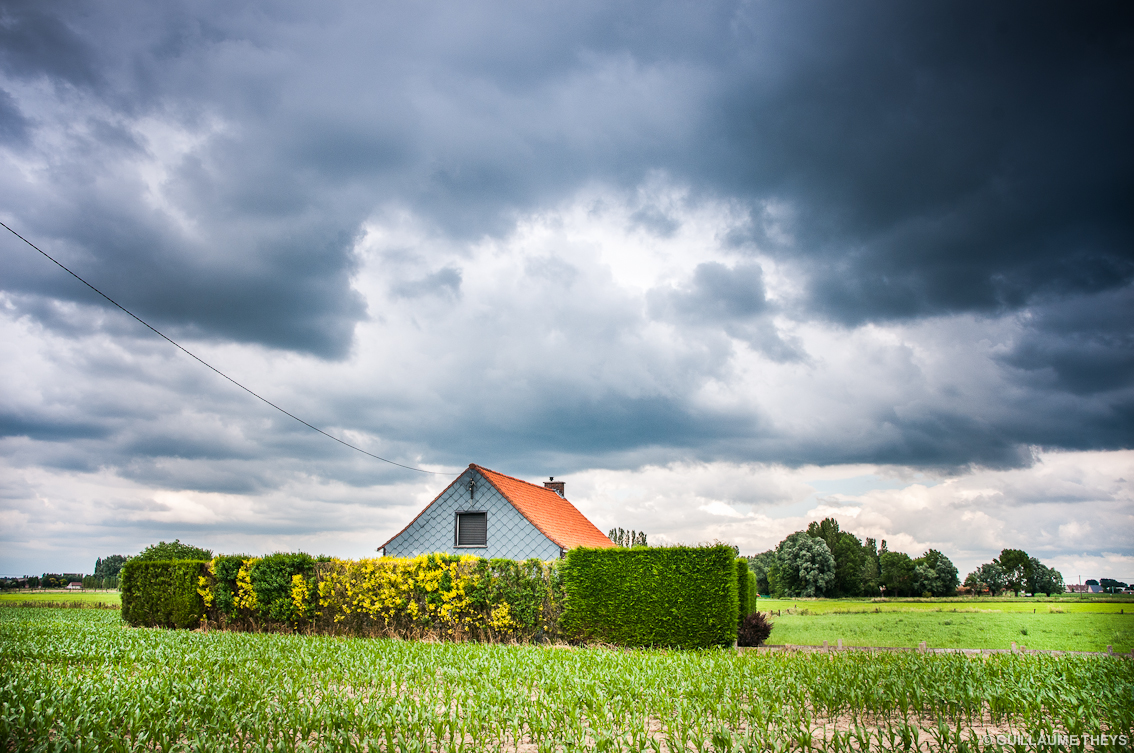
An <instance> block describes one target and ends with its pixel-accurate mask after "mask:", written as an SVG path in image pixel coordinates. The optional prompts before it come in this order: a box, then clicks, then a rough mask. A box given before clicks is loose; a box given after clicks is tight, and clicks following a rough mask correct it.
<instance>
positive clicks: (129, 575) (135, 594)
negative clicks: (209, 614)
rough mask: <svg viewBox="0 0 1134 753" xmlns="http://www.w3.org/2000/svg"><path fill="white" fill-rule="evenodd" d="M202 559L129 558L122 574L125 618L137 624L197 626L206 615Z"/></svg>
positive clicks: (146, 625)
mask: <svg viewBox="0 0 1134 753" xmlns="http://www.w3.org/2000/svg"><path fill="white" fill-rule="evenodd" d="M205 565H206V563H205V562H204V561H202V560H172V561H166V562H162V561H145V560H134V559H131V560H129V561H128V562H127V563H126V564H125V565H124V566H123V567H122V572H121V573H120V574H119V578H120V585H121V589H122V619H123V620H125V621H126V622H127V624H130V625H133V626H135V627H178V628H195V627H197V626H198V625H200V623H201V618H202V617H204V616H205V602H204V599H203V598H202V597H201V594H200V593H198V591H197V585H198V582H199V578H200V577H201V576H202V575H203V574H204V572H205Z"/></svg>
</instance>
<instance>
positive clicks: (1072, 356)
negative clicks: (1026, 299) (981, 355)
mask: <svg viewBox="0 0 1134 753" xmlns="http://www.w3.org/2000/svg"><path fill="white" fill-rule="evenodd" d="M1132 313H1134V289H1131V288H1129V287H1128V288H1124V289H1122V290H1120V291H1116V292H1114V293H1111V294H1109V295H1106V296H1102V297H1100V298H1099V299H1096V300H1084V299H1082V298H1071V299H1068V300H1064V301H1060V302H1058V303H1053V304H1050V305H1047V306H1042V307H1037V308H1036V310H1035V314H1034V316H1033V317H1032V318H1031V319H1030V321H1029V328H1028V331H1027V335H1026V337H1025V338H1024V339H1023V340H1022V341H1021V342H1019V343H1017V344H1016V346H1015V347H1014V348H1013V349H1012V351H1011V352H1010V353H1008V354H1006V355H1005V356H1004V357H1003V361H1004V363H1006V364H1008V365H1010V366H1014V367H1016V368H1018V369H1021V370H1022V371H1024V372H1026V373H1027V374H1028V375H1029V376H1030V381H1032V383H1033V384H1035V385H1037V386H1040V387H1044V388H1047V389H1051V390H1058V391H1066V392H1070V393H1072V394H1075V395H1094V394H1098V393H1105V392H1110V391H1112V390H1121V389H1124V388H1128V387H1129V386H1130V385H1131V384H1132V383H1134V327H1132V326H1131V315H1132Z"/></svg>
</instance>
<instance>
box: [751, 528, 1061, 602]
mask: <svg viewBox="0 0 1134 753" xmlns="http://www.w3.org/2000/svg"><path fill="white" fill-rule="evenodd" d="M747 559H748V567H749V568H750V569H751V570H752V571H753V572H754V573H755V574H756V580H757V583H758V585H759V589H760V593H762V594H771V595H772V596H775V597H777V598H784V597H796V596H826V597H835V598H837V597H845V596H955V595H956V594H957V589H958V587H959V586H960V585H961V581H960V579H959V578H958V573H957V568H956V566H955V565H954V564H953V562H952V561H951V560H950V559H949V558H948V557H946V556H945V555H944V554H943V553H942V552H939V551H937V550H936V549H930V550H929V551H927V552H925V553H924V554H922V555H921V556H920V557H916V558H915V557H911V556H909V555H908V554H906V553H904V552H894V551H890V549H889V547H888V546H887V544H886V540H885V539H883V540H882V541H881V542H878V541H876V540H875V539H872V538H869V537H868V538H866V539H860V538H859V537H857V536H855V535H854V534H853V533H850V532H849V531H844V530H842V529H841V528H840V527H839V522H838V521H837V520H835V519H834V518H825V519H823V520H821V521H819V522H818V523H815V522H813V523H811V524H810V525H808V526H807V530H806V531H796V532H795V533H793V534H791V535H790V536H788V537H787V538H785V539H784V540H783V541H781V542H780V543H779V544H778V545H777V546H776V548H775V549H769V550H768V551H766V552H761V553H760V554H757V555H755V556H754V557H748V558H747ZM965 585H966V586H967V587H968V588H970V589H972V591H973V592H975V593H977V594H980V593H985V592H988V593H992V594H993V595H995V594H997V593H1000V592H1003V591H1007V590H1011V591H1013V592H1016V593H1020V592H1023V591H1026V592H1028V593H1048V594H1051V593H1062V592H1063V590H1064V589H1063V576H1062V575H1060V574H1059V573H1058V572H1056V571H1055V570H1052V569H1051V568H1048V567H1046V566H1045V565H1043V563H1041V562H1040V561H1039V560H1038V559H1036V558H1035V557H1029V556H1028V554H1027V553H1026V552H1024V551H1022V550H1018V549H1005V550H1004V551H1003V552H1001V554H1000V557H999V558H997V559H995V560H993V562H991V563H988V564H985V565H981V567H980V568H978V569H977V571H976V572H974V573H970V574H969V575H968V576H967V577H966V578H965Z"/></svg>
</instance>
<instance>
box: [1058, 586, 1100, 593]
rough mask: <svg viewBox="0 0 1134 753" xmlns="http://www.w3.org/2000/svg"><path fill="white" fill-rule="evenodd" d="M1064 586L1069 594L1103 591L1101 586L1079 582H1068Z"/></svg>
mask: <svg viewBox="0 0 1134 753" xmlns="http://www.w3.org/2000/svg"><path fill="white" fill-rule="evenodd" d="M1065 588H1066V589H1067V593H1071V594H1101V593H1102V592H1103V590H1102V586H1099V585H1094V584H1091V585H1082V584H1079V583H1068V584H1067V585H1066V586H1065Z"/></svg>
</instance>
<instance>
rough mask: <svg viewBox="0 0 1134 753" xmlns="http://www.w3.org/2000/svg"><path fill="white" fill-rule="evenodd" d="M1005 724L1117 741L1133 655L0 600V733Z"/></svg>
mask: <svg viewBox="0 0 1134 753" xmlns="http://www.w3.org/2000/svg"><path fill="white" fill-rule="evenodd" d="M997 735H1000V736H1001V737H999V738H998V737H997ZM1021 735H1022V736H1025V737H1026V736H1031V738H1032V739H1041V738H1040V737H1039V736H1040V735H1043V736H1044V738H1042V739H1055V740H1056V741H1058V744H1056V745H1055V746H1051V747H1049V748H1045V750H1046V749H1051V750H1055V749H1068V750H1069V749H1083V748H1084V747H1086V748H1095V747H1104V746H1103V745H1102V744H1101V741H1102V739H1103V738H1102V737H1101V736H1102V735H1108V736H1110V735H1125V736H1126V744H1127V745H1129V744H1130V743H1131V741H1134V663H1132V662H1131V661H1129V660H1126V659H1117V658H1108V657H1076V656H1044V655H1011V654H1007V655H994V656H990V655H986V656H978V657H974V656H964V655H955V654H954V655H941V654H938V655H932V654H931V655H925V654H912V653H905V654H865V653H857V652H855V653H845V654H834V655H825V654H765V655H759V654H756V653H755V652H753V653H743V654H737V653H736V652H735V651H731V650H727V649H715V650H703V651H681V652H676V651H674V652H669V651H659V650H648V651H647V650H633V651H631V650H611V649H604V648H571V647H566V646H562V647H552V646H515V645H486V644H468V643H428V642H421V643H419V642H409V641H400V640H390V639H383V640H374V639H360V638H335V637H312V636H301V635H285V634H253V633H234V632H207V633H206V632H190V631H174V630H154V629H136V628H126V627H124V626H123V625H122V623H121V620H120V618H119V615H118V613H117V612H112V611H103V610H66V609H59V610H52V609H4V610H0V749H3V750H5V751H39V750H42V751H82V750H92V751H142V750H145V751H183V750H199V751H230V750H231V751H308V750H310V751H386V752H389V753H393V752H395V751H396V752H398V753H409V752H411V751H417V752H424V751H470V752H471V751H485V750H500V751H517V752H518V751H532V752H533V753H542V752H543V751H671V752H672V751H755V750H761V751H764V750H768V751H781V750H785V751H786V750H811V749H815V750H833V751H843V750H846V751H868V750H880V751H898V750H901V751H917V750H924V751H937V750H943V751H951V750H957V751H985V750H1008V749H1015V750H1023V749H1024V747H1025V746H1024V745H1022V744H1017V745H1015V747H1014V748H1013V745H1012V743H1013V742H1016V743H1019V740H1020V739H1021V738H1020V737H1019V736H1021ZM1061 735H1063V736H1066V737H1060V736H1061ZM1072 735H1073V736H1075V737H1071V736H1072ZM1108 739H1109V738H1108ZM1004 741H1006V743H1005V742H1004Z"/></svg>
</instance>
